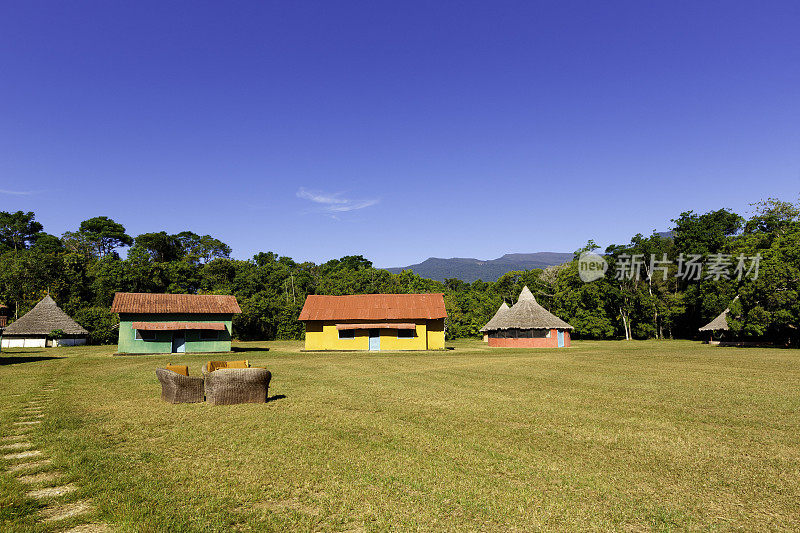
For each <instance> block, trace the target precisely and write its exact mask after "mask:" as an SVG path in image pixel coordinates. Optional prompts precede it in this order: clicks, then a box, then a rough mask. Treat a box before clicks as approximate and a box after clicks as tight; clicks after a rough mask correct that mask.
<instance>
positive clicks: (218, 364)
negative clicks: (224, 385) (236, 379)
mask: <svg viewBox="0 0 800 533" xmlns="http://www.w3.org/2000/svg"><path fill="white" fill-rule="evenodd" d="M223 368H250V361H247V360H244V361H209V362H208V363H206V366H205V367H204V368H203V372H213V371H215V370H220V369H223Z"/></svg>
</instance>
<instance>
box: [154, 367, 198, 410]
mask: <svg viewBox="0 0 800 533" xmlns="http://www.w3.org/2000/svg"><path fill="white" fill-rule="evenodd" d="M187 374H188V371H187ZM156 376H157V377H158V381H160V382H161V399H162V400H164V401H165V402H169V403H198V402H202V401H203V381H204V380H203V378H193V377H189V376H188V375H184V374H183V373H179V372H176V371H175V370H171V369H170V370H168V369H166V368H157V369H156Z"/></svg>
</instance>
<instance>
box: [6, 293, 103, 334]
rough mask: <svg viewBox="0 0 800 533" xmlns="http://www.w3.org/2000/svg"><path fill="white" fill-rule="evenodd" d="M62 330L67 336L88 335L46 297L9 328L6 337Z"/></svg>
mask: <svg viewBox="0 0 800 533" xmlns="http://www.w3.org/2000/svg"><path fill="white" fill-rule="evenodd" d="M56 329H60V330H61V331H63V332H64V333H65V334H66V335H88V334H89V332H88V331H86V330H85V329H83V328H82V327H81V326H80V324H78V323H77V322H75V321H74V320H72V319H71V318H70V317H69V315H67V314H66V313H65V312H64V311H62V310H61V308H60V307H58V306H57V305H56V302H55V301H53V299H52V298H50V296H45V297H44V298H43V299H42V301H41V302H39V303H38V304H36V306H35V307H34V308H33V309H31V310H30V311H28V312H27V313H25V314H24V315H23V316H21V317H20V318H19V320H17V321H15V322H14V323H13V324H11V325H10V326H8V327H7V328H6V329H5V331H4V332H3V334H4V335H49V334H50V333H51V332H52V331H53V330H56Z"/></svg>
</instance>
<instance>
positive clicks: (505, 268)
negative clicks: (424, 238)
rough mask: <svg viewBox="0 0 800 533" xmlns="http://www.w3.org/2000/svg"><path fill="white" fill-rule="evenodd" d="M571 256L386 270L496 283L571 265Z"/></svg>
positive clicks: (457, 260)
mask: <svg viewBox="0 0 800 533" xmlns="http://www.w3.org/2000/svg"><path fill="white" fill-rule="evenodd" d="M572 257H573V255H572V254H565V253H558V252H536V253H533V254H506V255H504V256H503V257H499V258H497V259H489V260H487V261H483V260H481V259H472V258H464V257H453V258H450V259H442V258H439V257H430V258H428V259H426V260H425V261H423V262H422V263H417V264H416V265H409V266H407V267H397V268H387V269H386V270H388V271H389V272H393V273H395V274H399V273H400V272H402V271H403V270H411V271H412V272H414V273H415V274H418V275H420V276H422V277H424V278H430V279H435V280H438V281H444V280H445V278H457V279H460V280H462V281H466V282H473V281H475V280H478V279H480V280H483V281H497V280H498V278H500V276H502V275H503V274H506V273H507V272H511V271H512V270H530V269H533V268H545V267H549V266H553V265H560V264H562V263H566V262H568V261H572Z"/></svg>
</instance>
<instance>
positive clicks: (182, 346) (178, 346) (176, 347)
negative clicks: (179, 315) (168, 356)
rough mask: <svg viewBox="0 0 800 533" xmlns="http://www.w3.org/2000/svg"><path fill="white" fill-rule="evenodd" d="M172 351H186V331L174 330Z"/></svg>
mask: <svg viewBox="0 0 800 533" xmlns="http://www.w3.org/2000/svg"><path fill="white" fill-rule="evenodd" d="M172 353H186V333H185V332H183V331H176V332H174V333H173V334H172Z"/></svg>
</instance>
